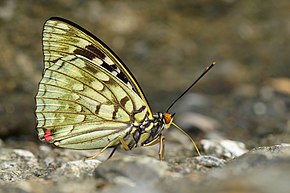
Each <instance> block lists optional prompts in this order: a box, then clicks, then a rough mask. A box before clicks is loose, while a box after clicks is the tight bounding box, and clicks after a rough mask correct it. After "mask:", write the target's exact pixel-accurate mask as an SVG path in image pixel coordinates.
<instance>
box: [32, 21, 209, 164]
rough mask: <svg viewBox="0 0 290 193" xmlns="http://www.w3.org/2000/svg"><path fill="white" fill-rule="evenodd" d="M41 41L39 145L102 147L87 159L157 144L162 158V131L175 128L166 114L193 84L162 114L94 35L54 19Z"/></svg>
mask: <svg viewBox="0 0 290 193" xmlns="http://www.w3.org/2000/svg"><path fill="white" fill-rule="evenodd" d="M42 41H43V54H44V71H43V76H42V79H41V81H40V83H39V88H38V92H37V95H36V97H35V100H36V110H35V114H36V117H37V125H36V130H37V132H38V136H39V139H40V140H41V141H43V142H48V143H53V144H54V145H56V146H58V147H63V148H71V149H81V150H82V149H101V151H99V152H98V153H97V154H95V155H94V156H92V157H90V158H95V157H97V156H98V155H99V154H100V153H102V152H104V151H105V150H106V149H107V148H114V150H113V151H112V153H111V155H110V156H109V157H111V156H112V155H113V153H114V151H115V150H116V148H117V147H118V146H121V147H122V148H123V149H125V150H131V149H133V148H136V147H138V146H151V145H154V144H157V143H159V144H160V146H159V159H160V160H163V159H164V135H163V131H164V130H166V129H168V128H169V127H170V125H171V124H173V125H174V126H176V127H177V128H179V127H178V126H177V125H176V124H175V123H173V117H174V114H170V113H169V112H168V111H169V109H170V108H171V106H172V105H173V104H174V103H175V102H176V101H177V100H178V99H179V98H181V97H182V96H183V95H184V94H185V93H186V92H187V91H188V90H189V89H190V88H191V87H192V86H193V85H194V84H195V83H194V84H192V85H191V87H189V88H188V89H187V91H186V92H184V93H183V94H182V95H181V96H180V97H179V98H178V99H177V100H176V101H174V102H173V104H172V105H171V106H170V107H169V108H168V110H167V111H166V112H165V113H162V112H157V113H153V112H152V111H151V108H150V106H149V104H148V102H147V100H146V97H145V95H144V93H143V91H142V89H141V87H140V86H139V84H138V82H137V81H136V79H135V77H134V76H133V74H132V73H131V72H130V70H129V69H128V68H127V67H126V65H125V64H124V63H123V62H122V61H121V60H120V58H119V57H118V56H117V55H116V54H115V53H114V52H113V51H112V50H111V49H110V48H109V47H108V46H107V45H106V44H105V43H103V42H102V41H101V40H100V39H98V38H97V37H96V36H94V35H93V34H92V33H90V32H88V31H87V30H85V29H84V28H82V27H80V26H78V25H77V24H75V23H73V22H71V21H68V20H66V19H63V18H59V17H52V18H50V19H48V20H47V21H46V22H45V24H44V27H43V38H42ZM213 64H214V63H213ZM213 64H212V65H211V66H209V67H208V68H207V69H206V71H205V72H204V73H203V74H205V73H206V72H207V71H208V70H209V69H210V68H211V67H212V66H213ZM203 74H202V76H203ZM200 78H201V77H200ZM197 81H198V80H197ZM197 81H196V82H197ZM179 129H181V128H179ZM181 131H182V132H183V133H185V132H184V131H183V130H181ZM185 134H186V133H185ZM186 135H187V134H186ZM187 136H188V135H187ZM188 137H189V136H188ZM190 139H191V138H190ZM191 140H192V139H191ZM192 142H193V144H194V145H195V143H194V141H193V140H192ZM195 148H196V149H197V152H198V154H200V153H199V151H198V148H197V146H196V145H195Z"/></svg>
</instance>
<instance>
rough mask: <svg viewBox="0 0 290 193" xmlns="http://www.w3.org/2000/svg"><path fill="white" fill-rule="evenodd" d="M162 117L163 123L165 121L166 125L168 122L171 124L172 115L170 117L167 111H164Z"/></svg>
mask: <svg viewBox="0 0 290 193" xmlns="http://www.w3.org/2000/svg"><path fill="white" fill-rule="evenodd" d="M163 119H164V123H165V124H166V125H168V124H171V122H172V120H173V117H172V116H171V114H169V113H164V114H163Z"/></svg>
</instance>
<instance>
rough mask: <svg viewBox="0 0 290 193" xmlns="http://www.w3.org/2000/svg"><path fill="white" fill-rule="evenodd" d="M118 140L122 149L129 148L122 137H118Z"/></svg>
mask: <svg viewBox="0 0 290 193" xmlns="http://www.w3.org/2000/svg"><path fill="white" fill-rule="evenodd" d="M119 141H120V142H121V144H122V147H123V149H124V150H125V151H128V150H130V148H129V146H128V144H127V143H126V142H125V141H124V139H123V138H122V137H119Z"/></svg>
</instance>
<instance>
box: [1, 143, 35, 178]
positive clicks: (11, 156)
mask: <svg viewBox="0 0 290 193" xmlns="http://www.w3.org/2000/svg"><path fill="white" fill-rule="evenodd" d="M0 150H1V151H0V171H1V172H0V183H4V182H16V181H19V180H27V179H30V178H32V177H36V176H39V175H40V171H39V170H40V169H39V168H40V166H39V164H38V161H37V159H36V157H35V156H34V155H33V154H32V153H31V152H30V151H28V150H23V149H8V148H1V149H0Z"/></svg>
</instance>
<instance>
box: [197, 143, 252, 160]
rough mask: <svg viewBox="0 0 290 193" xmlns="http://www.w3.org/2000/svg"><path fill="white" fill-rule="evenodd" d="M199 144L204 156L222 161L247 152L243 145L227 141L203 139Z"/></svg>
mask: <svg viewBox="0 0 290 193" xmlns="http://www.w3.org/2000/svg"><path fill="white" fill-rule="evenodd" d="M200 143H201V144H202V147H203V150H204V152H205V154H206V155H213V156H216V157H220V158H224V159H233V158H235V157H238V156H241V155H243V154H244V153H246V152H248V150H247V149H246V146H245V144H244V143H242V142H238V141H233V140H228V139H210V140H209V139H203V140H201V141H200Z"/></svg>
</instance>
